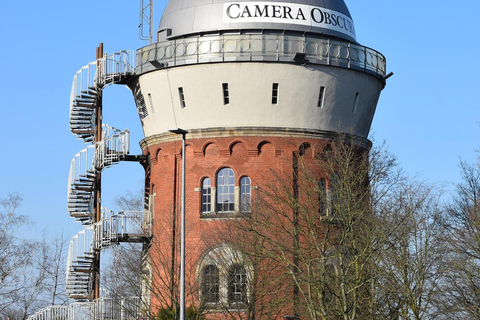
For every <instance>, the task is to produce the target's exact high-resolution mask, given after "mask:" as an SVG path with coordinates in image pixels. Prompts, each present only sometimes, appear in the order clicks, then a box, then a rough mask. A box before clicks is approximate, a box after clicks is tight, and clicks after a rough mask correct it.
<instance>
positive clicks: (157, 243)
mask: <svg viewBox="0 0 480 320" xmlns="http://www.w3.org/2000/svg"><path fill="white" fill-rule="evenodd" d="M327 143H328V141H323V140H321V139H312V138H308V139H299V138H288V137H220V138H205V139H188V136H187V147H186V195H185V201H186V204H185V212H186V244H185V246H186V277H185V279H186V295H187V298H186V304H187V307H188V306H189V305H191V304H194V305H196V304H197V303H198V292H199V288H198V279H197V265H198V261H199V258H200V257H201V256H202V255H203V254H204V253H205V252H206V251H208V249H210V248H213V247H215V245H217V243H216V242H218V241H219V240H218V239H216V238H215V236H214V230H217V229H219V228H222V225H224V224H225V221H226V219H225V216H224V218H223V219H220V218H215V217H210V218H208V219H206V218H202V217H201V213H200V210H201V191H200V190H201V183H202V179H203V178H205V177H209V178H211V180H212V187H213V186H215V185H216V174H217V172H218V170H220V169H221V168H224V167H229V168H231V169H232V170H233V171H234V173H235V186H239V181H240V178H241V177H242V176H249V177H250V178H251V181H252V186H253V189H252V199H255V196H256V193H257V192H258V189H256V188H255V187H259V188H262V186H266V185H268V184H271V183H275V180H276V178H275V177H274V176H275V175H276V174H285V175H289V176H291V175H292V174H293V173H292V159H293V155H294V154H298V152H299V150H300V148H301V145H302V144H306V145H309V146H310V148H308V151H307V152H306V153H305V160H306V161H307V162H308V161H314V158H315V156H316V155H318V154H320V153H321V152H322V151H323V150H324V148H325V145H326V144H327ZM181 148H182V141H181V140H177V141H173V142H172V141H170V142H164V143H161V144H157V145H150V146H148V147H147V148H146V149H145V150H144V153H146V154H150V157H151V168H150V169H151V171H150V172H151V174H150V179H149V180H150V186H147V187H150V190H152V188H151V187H152V186H153V185H154V186H155V193H156V196H155V206H154V208H155V209H154V240H153V241H152V247H151V250H150V255H151V262H152V269H153V275H152V277H153V279H152V281H153V285H152V286H153V289H154V290H153V291H154V292H153V294H152V308H153V309H155V308H157V307H159V306H165V305H168V304H171V300H170V299H171V296H170V294H169V293H168V290H169V288H170V287H171V286H172V280H171V273H172V261H174V263H175V266H174V267H173V269H174V270H175V271H174V273H175V274H177V275H178V268H179V248H180V245H179V239H180V212H181V211H180V210H181ZM317 158H318V157H317ZM146 181H148V179H147V180H146ZM214 206H215V204H214V203H213V199H212V208H214ZM252 214H254V212H253V213H252ZM234 216H235V214H232V215H230V217H234ZM226 218H228V215H227V217H226ZM173 243H175V246H174V247H175V249H174V251H172V244H173ZM172 252H174V255H175V257H173V258H172ZM177 281H178V279H177V278H176V277H175V280H174V283H173V287H174V288H178V284H177ZM175 290H176V289H175ZM285 312H286V313H285V314H288V312H290V313H291V311H288V310H286V311H285ZM217 316H218V315H217ZM220 318H221V317H220Z"/></svg>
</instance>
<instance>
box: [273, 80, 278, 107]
mask: <svg viewBox="0 0 480 320" xmlns="http://www.w3.org/2000/svg"><path fill="white" fill-rule="evenodd" d="M272 104H278V83H274V84H273V86H272Z"/></svg>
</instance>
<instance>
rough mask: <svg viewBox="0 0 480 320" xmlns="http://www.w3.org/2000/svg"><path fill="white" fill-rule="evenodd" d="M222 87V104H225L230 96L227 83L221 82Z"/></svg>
mask: <svg viewBox="0 0 480 320" xmlns="http://www.w3.org/2000/svg"><path fill="white" fill-rule="evenodd" d="M222 89H223V104H224V105H227V104H229V103H230V96H229V95H228V83H222Z"/></svg>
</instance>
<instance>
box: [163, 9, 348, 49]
mask: <svg viewBox="0 0 480 320" xmlns="http://www.w3.org/2000/svg"><path fill="white" fill-rule="evenodd" d="M234 30H235V31H238V30H242V31H245V30H263V31H264V32H265V31H266V30H268V31H272V30H273V31H274V32H275V31H278V32H284V31H297V32H307V33H314V34H319V35H326V36H330V37H335V38H341V39H344V40H347V41H353V42H356V39H355V28H354V24H353V20H352V18H351V16H350V12H349V11H348V8H347V6H346V5H345V3H344V2H343V0H290V1H289V0H278V1H277V0H274V1H261V0H256V1H250V0H241V1H234V0H233V1H232V0H170V1H169V2H168V4H167V6H166V8H165V11H164V12H163V16H162V19H161V21H160V27H159V35H160V37H161V38H162V40H163V39H166V38H168V39H171V38H178V37H188V36H189V35H198V34H203V33H228V32H229V31H234ZM159 40H160V39H159Z"/></svg>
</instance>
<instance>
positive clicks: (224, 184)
mask: <svg viewBox="0 0 480 320" xmlns="http://www.w3.org/2000/svg"><path fill="white" fill-rule="evenodd" d="M234 211H235V174H234V173H233V170H232V169H230V168H223V169H222V170H220V171H219V172H218V174H217V212H234Z"/></svg>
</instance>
